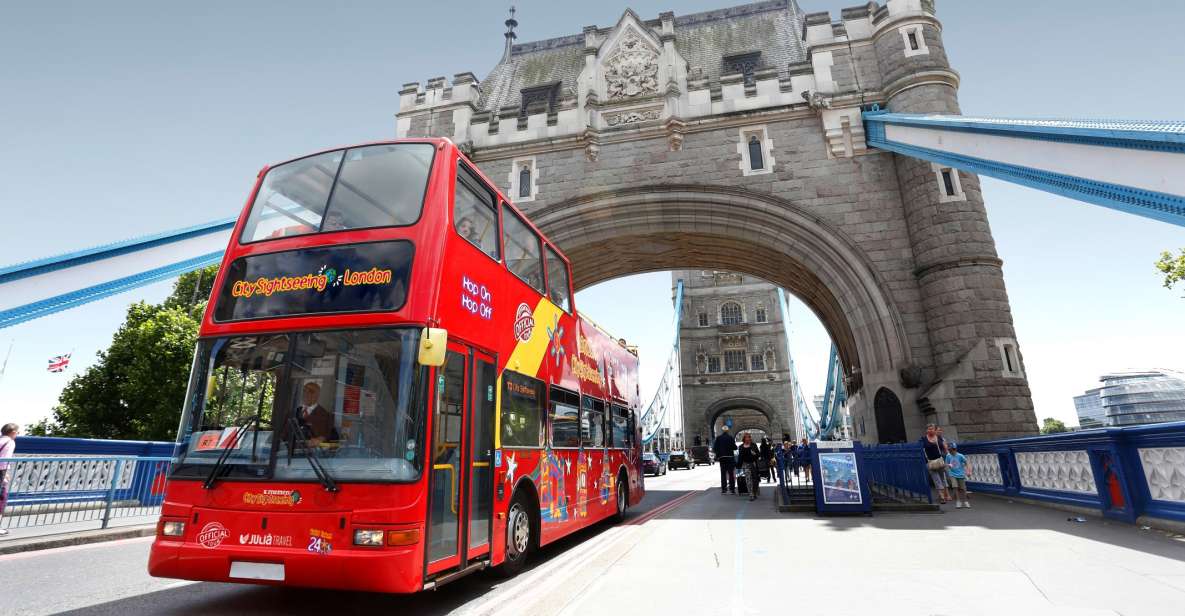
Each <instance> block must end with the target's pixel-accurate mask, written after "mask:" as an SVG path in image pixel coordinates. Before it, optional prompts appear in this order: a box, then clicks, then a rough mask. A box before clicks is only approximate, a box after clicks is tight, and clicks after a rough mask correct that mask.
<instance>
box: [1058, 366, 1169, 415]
mask: <svg viewBox="0 0 1185 616" xmlns="http://www.w3.org/2000/svg"><path fill="white" fill-rule="evenodd" d="M1099 381H1101V382H1102V383H1103V386H1102V387H1100V388H1098V389H1095V390H1091V391H1089V392H1086V394H1084V395H1082V396H1076V397H1075V398H1074V406H1075V407H1076V408H1077V409H1078V418H1079V422H1080V423H1081V424H1082V427H1084V428H1086V427H1090V426H1088V425H1087V424H1086V423H1085V421H1086V420H1084V419H1083V417H1084V409H1085V413H1086V414H1085V417H1086V418H1087V420H1090V419H1091V418H1093V417H1094V413H1095V412H1096V411H1094V406H1095V402H1094V400H1092V399H1091V398H1092V394H1095V397H1097V399H1098V403H1097V404H1098V406H1099V407H1101V408H1102V411H1103V414H1102V425H1103V426H1135V425H1140V424H1152V423H1163V422H1166V421H1185V374H1183V373H1181V372H1177V371H1173V370H1148V371H1142V372H1116V373H1114V374H1107V375H1103V376H1102V377H1100V378H1099ZM1080 401H1081V403H1080Z"/></svg>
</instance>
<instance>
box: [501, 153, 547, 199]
mask: <svg viewBox="0 0 1185 616" xmlns="http://www.w3.org/2000/svg"><path fill="white" fill-rule="evenodd" d="M506 179H507V182H508V183H509V184H510V195H511V196H512V197H513V198H514V202H515V203H527V202H530V201H534V200H535V198H536V197H538V196H539V168H538V166H537V165H536V162H535V157H534V156H526V157H523V158H516V159H514V161H513V162H512V163H511V164H510V175H509V176H508V177H507V178H506Z"/></svg>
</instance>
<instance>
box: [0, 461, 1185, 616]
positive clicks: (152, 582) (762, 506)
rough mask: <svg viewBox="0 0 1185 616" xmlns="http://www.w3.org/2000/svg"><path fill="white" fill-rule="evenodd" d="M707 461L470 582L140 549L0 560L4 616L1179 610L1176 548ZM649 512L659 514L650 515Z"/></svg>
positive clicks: (1115, 528) (1036, 516)
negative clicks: (621, 519) (290, 572)
mask: <svg viewBox="0 0 1185 616" xmlns="http://www.w3.org/2000/svg"><path fill="white" fill-rule="evenodd" d="M716 478H717V472H716V468H715V467H712V468H705V467H700V468H697V469H695V470H692V471H672V472H671V473H670V474H668V475H667V476H665V477H659V478H650V479H648V480H647V486H648V487H649V489H650V492H649V494H648V495H647V498H646V500H645V502H644V503H643V504H642V506H641V507H639V508H637V509H636V510H634V511H633V512H632V513H631V515H630V517H629V519H627V521H626V522H625V523H624V524H621V525H618V526H612V527H610V526H602V527H601V528H597V529H591V530H590V531H587V532H584V533H581V534H580V535H578V536H576V537H573V538H570V539H568V540H565V541H563V542H561V544H558V545H555V546H552V547H550V548H546V549H545V550H544V553H543V554H542V558H541V559H540V560H539V561H537V565H536V566H535V567H534V568H532V569H531V570H529V571H526V572H524V573H523V574H522V575H520V576H518V577H517V578H515V579H512V580H502V579H500V578H498V577H497V576H494V575H492V574H486V573H479V574H476V575H474V576H470V577H469V578H466V579H464V580H460V581H458V582H456V583H454V584H450V585H447V586H445V587H443V588H441V589H440V590H439V591H436V592H428V593H422V594H420V595H416V596H407V597H403V596H382V595H372V594H363V593H343V592H331V591H324V590H306V589H284V588H268V587H258V586H240V585H231V584H211V583H192V582H177V581H173V580H159V579H154V578H151V577H149V576H148V575H147V573H145V568H144V564H145V559H146V557H147V553H148V545H149V541H150V539H148V538H144V539H131V540H125V541H119V542H112V543H105V544H94V545H89V546H79V547H74V548H60V549H56V550H47V551H43V552H27V553H22V554H14V555H10V556H0V580H3V581H4V587H5V591H4V593H3V599H2V601H0V613H3V614H21V615H29V616H31V615H35V614H53V613H69V614H80V615H82V614H85V615H99V614H120V615H125V614H128V615H130V614H194V615H196V614H202V615H208V614H319V615H324V614H330V613H359V614H367V613H375V614H378V613H385V614H514V615H516V616H518V615H532V614H596V615H602V614H633V613H638V612H640V611H641V612H644V613H647V614H651V615H654V616H660V615H665V614H680V615H681V616H688V615H698V614H709V615H712V616H717V615H726V614H727V615H736V616H739V615H742V614H773V613H778V614H788V613H795V614H800V613H801V614H861V615H864V614H868V613H876V614H911V615H912V614H1001V613H1013V614H1038V613H1039V614H1042V615H1043V616H1044V615H1049V614H1124V615H1127V616H1131V615H1133V614H1149V615H1152V614H1156V615H1161V614H1180V613H1182V612H1181V606H1182V605H1185V538H1183V537H1180V536H1173V535H1170V534H1167V533H1162V532H1159V531H1153V530H1140V529H1139V528H1136V527H1132V526H1129V525H1125V524H1119V523H1105V522H1103V521H1100V520H1098V519H1093V518H1092V519H1089V520H1088V521H1087V522H1086V523H1074V522H1069V521H1067V519H1066V518H1067V515H1068V514H1066V513H1064V512H1061V511H1057V510H1053V509H1047V508H1042V507H1035V506H1029V505H1022V504H1018V503H1009V502H1007V501H1005V500H1000V499H993V498H989V497H980V498H977V499H976V501H975V508H974V509H970V510H963V509H959V510H956V509H953V508H949V506H948V508H947V510H946V511H945V512H944V513H941V514H903V513H894V514H886V513H878V514H877V515H875V516H873V517H857V518H815V517H814V516H811V515H806V514H794V515H789V514H778V513H777V512H776V511H775V510H774V508H773V506H772V503H771V501H770V498H771V497H772V490H769V489H767V490H765V491H764V492H763V498H762V499H761V500H759V501H756V502H752V503H750V502H747V501H746V500H744V499H741V498H738V497H728V496H721V495H720V494H719V492H718V491H717V490H716V489H715V488H714V486H713V485H712V484H713V483H714V482H715V480H716ZM655 513H657V515H652V514H655Z"/></svg>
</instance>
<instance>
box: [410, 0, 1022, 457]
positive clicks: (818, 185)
mask: <svg viewBox="0 0 1185 616" xmlns="http://www.w3.org/2000/svg"><path fill="white" fill-rule="evenodd" d="M516 25H517V22H516V21H514V20H513V19H511V20H508V21H507V26H508V29H507V31H506V33H505V47H504V52H503V54H502V57H501V59H500V60H498V61H497V62H496V65H495V66H494V68H493V69H492V70H491V71H490V73H489V74H488V75H487V76H486V78H485V79H484V81H479V80H478V79H477V78H476V77H475V76H474V74H472V73H468V72H466V73H459V74H457V75H455V76H454V77H453V79H452V80H451V82H450V81H449V80H447V79H445V78H444V77H437V78H433V79H430V80H428V82H427V83H426V84H424V85H423V86H421V85H420V84H418V83H409V84H406V85H405V86H404V87H403V89H402V90H401V91H400V107H399V112H398V115H397V122H396V132H397V135H398V136H400V137H416V136H444V137H449V138H450V139H452V140H453V141H455V142H456V143H458V144H459V145H460V146H461V147H462V148H463V149H464V150H465V151H466V152H467V153H468V154H469V156H470V158H471V159H472V160H473V161H475V163H476V164H477V165H478V166H479V168H480V169H481V171H482V172H483V173H484V174H485V175H486V177H487V178H489V180H490V181H492V182H494V183H495V184H497V185H498V186H499V187H500V188H501V189H502V191H503V192H504V193H505V194H506V195H507V196H508V197H509V198H511V199H512V200H514V202H515V203H516V205H518V206H519V208H520V209H522V210H523V211H525V212H526V213H527V214H528V215H529V216H530V217H531V219H532V220H533V221H534V222H535V223H536V225H538V226H539V227H540V228H541V229H542V230H543V231H544V232H545V233H546V234H547V235H548V236H549V237H550V238H551V239H552V240H553V241H555V242H556V244H557V245H559V246H560V247H561V248H562V249H563V250H564V251H565V252H566V253H567V255H568V256H569V258H570V259H571V260H572V262H573V282H574V284H575V285H576V287H577V288H578V289H579V288H583V287H587V286H589V285H592V284H596V283H597V282H601V281H605V280H609V279H611V278H615V277H618V276H623V275H628V274H633V273H640V272H647V271H661V270H671V271H675V270H690V271H696V270H712V271H716V270H720V271H732V272H740V273H742V274H743V275H745V276H755V277H758V278H761V279H765V280H768V281H770V282H771V283H773V284H775V285H778V286H781V287H784V288H785V289H787V290H788V291H789V292H792V293H794V294H796V295H797V296H798V297H799V298H801V299H802V300H803V302H805V303H806V304H807V305H808V306H810V307H811V308H812V309H813V310H814V312H815V313H816V314H817V315H818V316H819V318H820V319H821V320H822V322H823V324H824V325H825V326H826V327H827V329H828V331H829V332H830V333H831V336H832V338H833V340H834V341H835V343H836V345H837V347H838V350H839V355H840V361H841V364H842V365H843V367H844V372H845V378H846V385H847V390H848V392H849V404H850V409H851V412H852V420H853V424H854V429H855V436H856V437H857V438H860V439H861V440H864V441H867V442H876V441H881V442H891V441H898V440H902V439H914V438H917V436H918V435H919V434H920V432H921V431H922V429H923V427H924V425H925V424H926V423H927V422H937V423H941V424H943V425H946V426H949V427H948V433H951V434H953V435H954V437H955V438H959V439H986V438H995V437H1002V436H1007V435H1017V434H1031V433H1034V432H1036V429H1037V422H1036V419H1035V417H1034V413H1033V406H1032V400H1031V397H1030V394H1029V387H1028V381H1027V380H1026V377H1025V369H1024V360H1023V357H1022V355H1021V353H1020V348H1019V346H1018V344H1017V341H1016V334H1015V331H1014V329H1013V325H1012V315H1011V308H1010V306H1009V302H1008V296H1007V293H1006V291H1005V287H1004V279H1003V274H1002V263H1001V261H1000V259H999V257H998V255H997V254H996V250H995V243H994V240H993V239H992V235H991V229H990V227H989V226H988V221H987V216H986V213H985V209H984V204H983V199H982V196H981V193H980V190H979V182H978V179H977V178H976V177H975V176H973V175H969V174H966V173H962V172H959V171H957V170H953V169H947V168H942V167H935V166H932V165H930V164H927V163H921V162H918V161H914V160H910V159H908V158H903V157H899V156H896V155H893V154H891V153H887V152H881V151H876V150H869V149H868V147H867V146H866V144H865V138H864V128H863V122H862V119H861V111H862V109H863V108H864V107H866V106H869V105H873V104H879V105H880V106H881V107H883V108H888V109H891V110H893V111H906V112H930V111H935V112H946V113H957V112H958V100H957V89H958V85H959V77H958V74H957V73H955V72H954V71H953V70H952V69H951V68H950V66H949V63H948V61H947V57H946V52H945V47H944V44H943V41H942V27H941V24H940V23H939V21H938V19H937V17H936V14H935V3H934V1H933V0H887V1H886V2H885V3H884V4H877V3H875V2H870V3H867V4H863V5H860V6H856V7H852V8H846V9H843V10H841V11H840V12H839V15H838V19H836V18H835V17H834V16H833V15H830V14H828V13H812V14H805V13H804V12H803V11H802V10H801V9H800V8H799V6H798V3H797V2H796V1H795V0H768V1H764V2H755V3H751V4H745V5H741V6H736V7H731V8H725V9H720V10H715V11H708V12H704V13H695V14H690V15H678V16H677V15H675V14H674V13H662V14H660V15H658V17H657V18H652V19H644V18H642V17H640V16H639V15H637V14H635V13H634V12H633V11H631V10H625V12H624V13H623V14H622V16H621V18H620V19H618V20H617V22H616V23H615V24H613V25H612V26H609V27H599V26H586V27H585V28H584V29H583V31H582V32H580V33H579V34H574V35H571V36H564V37H559V38H553V39H547V40H540V41H534V42H528V43H521V44H518V43H516V38H517V34H516V33H515V31H514V27H515V26H516ZM771 308H772V306H771ZM594 316H595V315H594ZM778 365H779V367H781V366H784V364H783V363H781V362H779V364H778Z"/></svg>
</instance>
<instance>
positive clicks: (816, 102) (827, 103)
mask: <svg viewBox="0 0 1185 616" xmlns="http://www.w3.org/2000/svg"><path fill="white" fill-rule="evenodd" d="M802 99H803V100H805V101H806V104H808V105H810V107H811V109H814V110H815V111H820V110H822V109H831V99H829V98H827V97H825V96H823V95H822V94H819V93H818V92H803V93H802Z"/></svg>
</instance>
